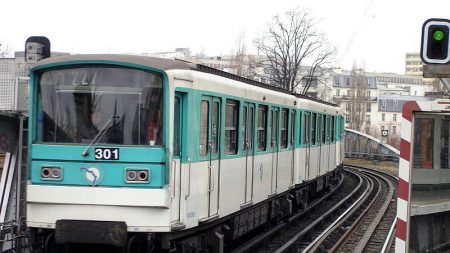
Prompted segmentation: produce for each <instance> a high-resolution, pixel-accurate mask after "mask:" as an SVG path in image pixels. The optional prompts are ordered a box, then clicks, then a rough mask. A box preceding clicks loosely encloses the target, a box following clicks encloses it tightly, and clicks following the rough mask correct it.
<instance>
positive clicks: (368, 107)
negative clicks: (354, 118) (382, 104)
mask: <svg viewBox="0 0 450 253" xmlns="http://www.w3.org/2000/svg"><path fill="white" fill-rule="evenodd" d="M371 111H372V107H371V106H370V104H367V108H366V112H371Z"/></svg>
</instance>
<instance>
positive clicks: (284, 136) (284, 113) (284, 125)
mask: <svg viewBox="0 0 450 253" xmlns="http://www.w3.org/2000/svg"><path fill="white" fill-rule="evenodd" d="M288 115H289V111H288V109H282V110H281V128H280V131H281V143H280V144H281V148H287V146H288Z"/></svg>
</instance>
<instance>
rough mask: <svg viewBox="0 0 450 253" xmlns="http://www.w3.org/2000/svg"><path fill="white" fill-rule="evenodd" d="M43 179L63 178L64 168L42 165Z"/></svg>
mask: <svg viewBox="0 0 450 253" xmlns="http://www.w3.org/2000/svg"><path fill="white" fill-rule="evenodd" d="M41 179H42V180H61V179H62V168H61V167H50V166H43V167H41Z"/></svg>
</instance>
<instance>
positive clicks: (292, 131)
mask: <svg viewBox="0 0 450 253" xmlns="http://www.w3.org/2000/svg"><path fill="white" fill-rule="evenodd" d="M291 145H292V147H294V146H295V110H292V111H291Z"/></svg>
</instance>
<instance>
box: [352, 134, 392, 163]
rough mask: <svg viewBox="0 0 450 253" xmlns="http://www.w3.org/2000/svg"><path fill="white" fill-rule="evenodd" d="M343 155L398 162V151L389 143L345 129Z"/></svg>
mask: <svg viewBox="0 0 450 253" xmlns="http://www.w3.org/2000/svg"><path fill="white" fill-rule="evenodd" d="M345 156H346V157H349V158H358V159H365V160H378V161H386V160H388V161H394V162H398V161H399V157H400V151H399V150H398V149H396V148H394V147H392V146H391V145H388V144H385V143H381V141H380V140H379V139H376V138H374V137H372V136H370V135H367V134H364V133H361V132H358V131H355V130H352V129H345Z"/></svg>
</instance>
